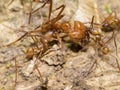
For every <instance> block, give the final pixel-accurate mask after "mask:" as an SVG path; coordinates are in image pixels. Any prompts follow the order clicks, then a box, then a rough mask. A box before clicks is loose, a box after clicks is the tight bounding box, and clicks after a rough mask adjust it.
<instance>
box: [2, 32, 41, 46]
mask: <svg viewBox="0 0 120 90" xmlns="http://www.w3.org/2000/svg"><path fill="white" fill-rule="evenodd" d="M40 31H41V30H32V31H30V32H25V34H24V35H22V36H21V37H20V38H18V39H17V40H15V41H13V42H11V43H9V44H7V45H2V46H3V47H6V46H11V45H13V44H15V43H16V42H18V41H20V40H21V39H22V38H24V37H25V36H27V35H30V34H31V33H35V32H36V33H38V32H40Z"/></svg>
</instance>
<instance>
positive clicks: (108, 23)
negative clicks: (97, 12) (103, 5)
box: [102, 12, 119, 31]
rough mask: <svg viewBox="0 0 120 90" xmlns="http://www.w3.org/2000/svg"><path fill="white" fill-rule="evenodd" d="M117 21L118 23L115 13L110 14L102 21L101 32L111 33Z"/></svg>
mask: <svg viewBox="0 0 120 90" xmlns="http://www.w3.org/2000/svg"><path fill="white" fill-rule="evenodd" d="M118 21H119V19H118V18H117V15H116V13H115V12H112V13H111V14H110V15H109V16H108V17H106V18H105V20H104V21H103V23H102V30H103V31H112V30H113V29H114V28H115V26H116V22H118Z"/></svg>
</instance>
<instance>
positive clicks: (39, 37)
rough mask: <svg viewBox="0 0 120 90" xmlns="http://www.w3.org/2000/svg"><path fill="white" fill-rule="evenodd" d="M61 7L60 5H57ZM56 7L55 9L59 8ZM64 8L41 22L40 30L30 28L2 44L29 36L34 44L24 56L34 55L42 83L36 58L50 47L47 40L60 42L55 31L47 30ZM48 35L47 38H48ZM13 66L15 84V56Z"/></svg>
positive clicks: (59, 16) (58, 18)
mask: <svg viewBox="0 0 120 90" xmlns="http://www.w3.org/2000/svg"><path fill="white" fill-rule="evenodd" d="M62 6H63V7H65V6H64V5H62ZM59 8H61V7H59ZM59 8H57V9H59ZM63 9H64V8H62V9H61V11H60V13H59V15H57V17H55V18H53V19H51V20H49V21H47V22H45V23H43V24H42V26H41V27H42V29H41V30H36V29H34V30H32V31H28V32H25V34H24V35H23V36H21V37H20V38H18V39H17V40H16V41H14V42H12V43H10V44H8V45H3V46H11V45H13V44H15V43H16V42H18V41H20V40H21V39H22V38H24V37H25V36H30V37H31V38H32V39H33V41H34V43H35V45H34V46H32V47H29V48H28V49H27V51H26V57H27V58H32V57H33V56H36V60H35V66H34V67H35V69H36V70H37V71H38V73H39V75H40V78H41V80H42V83H43V79H42V76H41V73H40V71H39V69H38V66H37V60H38V59H41V57H43V56H44V52H46V51H47V50H48V49H49V48H50V47H49V45H48V44H49V42H52V41H58V42H60V43H61V39H60V38H59V36H57V32H56V31H52V30H51V31H50V32H51V33H50V32H47V30H48V29H52V28H51V26H52V24H54V23H56V22H57V21H59V20H60V19H62V18H63V16H64V15H60V14H61V13H62V11H63ZM48 37H49V38H48ZM15 67H16V77H15V85H16V82H17V61H16V57H15Z"/></svg>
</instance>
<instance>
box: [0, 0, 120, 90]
mask: <svg viewBox="0 0 120 90" xmlns="http://www.w3.org/2000/svg"><path fill="white" fill-rule="evenodd" d="M8 1H9V0H0V90H13V88H14V81H15V77H16V74H15V73H16V72H15V71H16V68H15V60H17V64H18V69H17V74H18V77H17V83H16V87H15V88H14V89H15V90H120V73H119V68H118V64H117V62H116V49H115V46H114V41H113V40H111V42H110V43H109V45H108V46H109V49H110V52H109V53H108V54H107V55H103V54H99V51H96V46H95V43H93V44H88V45H86V46H85V47H84V49H82V50H79V51H77V52H75V51H74V45H73V47H72V48H73V49H72V50H71V49H70V48H68V45H67V44H64V49H63V50H61V49H60V47H59V46H58V45H56V44H55V45H53V46H52V47H51V48H50V49H49V50H48V51H46V53H47V52H49V51H51V52H49V53H47V54H46V55H45V56H44V57H42V58H41V60H39V61H38V68H39V70H40V73H41V75H42V79H41V77H40V75H39V73H38V72H37V70H33V67H34V63H35V62H34V61H35V59H36V57H33V58H32V59H31V60H28V59H27V58H26V55H25V52H26V49H27V48H28V47H29V46H31V43H33V41H32V39H31V38H30V37H26V38H24V39H22V40H21V41H19V42H17V43H16V44H15V45H12V46H9V47H3V46H2V45H5V44H8V43H10V42H12V41H15V40H16V39H17V38H19V37H20V36H22V35H23V34H24V32H23V31H29V30H32V29H33V28H35V27H37V26H38V25H41V24H42V22H44V20H43V17H42V16H46V15H48V6H46V7H45V8H43V9H42V10H39V12H38V13H36V14H34V15H33V16H32V17H31V24H30V25H28V14H27V13H29V0H23V4H24V5H22V4H21V2H20V0H15V1H14V2H13V3H12V4H11V5H9V6H7V4H8ZM119 3H120V1H119V0H84V1H83V0H54V3H53V8H56V7H58V6H60V5H61V4H65V5H66V8H65V10H64V12H63V14H64V15H65V17H64V18H63V20H61V21H67V20H69V21H70V22H71V23H73V21H74V20H80V21H82V22H90V21H91V18H92V16H93V15H95V16H98V17H100V18H98V19H96V20H95V22H99V23H100V22H101V21H102V20H103V19H104V18H105V17H106V16H107V15H109V12H111V11H115V12H116V13H117V16H118V17H119V18H120V11H119V9H120V5H119ZM40 5H41V4H37V3H34V5H33V8H37V7H39V6H40ZM95 5H96V6H95ZM93 7H94V8H95V9H94V8H93ZM96 7H97V8H98V11H97V10H96ZM56 13H57V12H55V13H53V14H52V18H53V17H54V16H55V15H56ZM102 33H103V35H105V37H106V39H109V38H110V37H111V35H112V32H102ZM115 33H116V41H117V51H118V57H117V58H118V59H117V60H118V63H120V59H119V57H120V53H119V52H120V33H119V31H116V32H115ZM16 56H17V58H16V59H15V58H14V57H16ZM95 62H96V63H95ZM42 80H43V81H42Z"/></svg>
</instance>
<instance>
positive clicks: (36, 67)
mask: <svg viewBox="0 0 120 90" xmlns="http://www.w3.org/2000/svg"><path fill="white" fill-rule="evenodd" d="M36 62H37V61H36ZM35 69H36V70H37V72H38V74H39V76H40V80H41V81H42V83H43V78H42V75H41V72H40V70H39V68H38V66H37V64H36V63H35Z"/></svg>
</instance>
